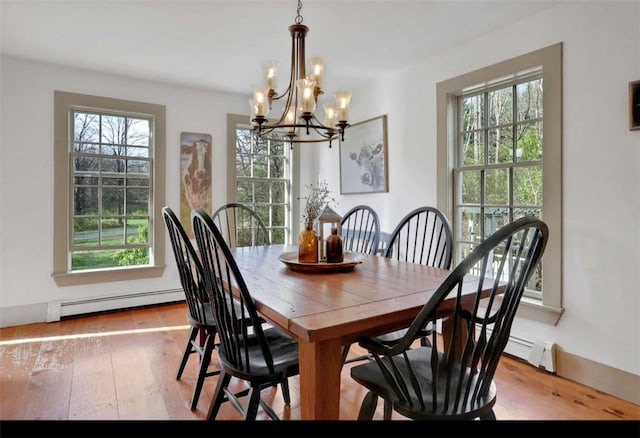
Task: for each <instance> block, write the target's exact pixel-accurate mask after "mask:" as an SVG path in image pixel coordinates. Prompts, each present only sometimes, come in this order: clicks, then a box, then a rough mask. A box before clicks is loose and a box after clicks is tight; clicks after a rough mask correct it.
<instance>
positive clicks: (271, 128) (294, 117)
mask: <svg viewBox="0 0 640 438" xmlns="http://www.w3.org/2000/svg"><path fill="white" fill-rule="evenodd" d="M301 9H302V2H301V0H298V8H297V13H298V15H297V16H296V18H295V23H294V24H292V25H291V26H289V32H290V33H291V71H290V76H289V85H288V86H287V88H286V90H284V92H283V93H277V92H276V91H275V89H274V87H276V68H277V63H275V62H274V63H269V64H267V65H266V66H265V68H264V75H265V79H266V84H265V85H263V86H261V87H258V88H257V89H255V90H254V93H253V99H251V100H250V105H251V122H252V125H253V132H254V134H255V135H256V136H257V137H258V138H280V139H282V135H283V134H284V135H285V136H286V138H287V139H288V140H287V141H289V142H290V143H291V146H292V147H293V143H318V142H325V141H328V142H329V147H331V142H332V140H335V139H336V138H338V136H339V137H340V139H341V140H344V130H345V128H347V127H348V126H349V124H348V123H347V122H348V120H349V104H350V101H351V93H349V92H346V91H339V92H336V93H335V100H336V103H335V104H330V103H327V104H324V105H323V108H324V120H323V122H320V120H319V119H318V118H317V117H316V115H315V113H314V111H315V110H316V106H317V104H318V96H320V95H322V94H324V91H323V90H322V85H323V84H322V82H323V73H324V60H323V59H322V58H311V59H310V60H309V67H310V69H309V70H310V73H309V74H308V75H307V74H306V68H305V67H306V60H305V48H304V38H305V36H306V34H307V32H308V31H309V28H308V27H307V26H305V25H304V24H302V15H300V10H301ZM281 99H283V102H284V108H283V110H282V114H281V115H280V118H279V119H278V120H277V121H271V120H269V119H267V115H268V114H269V112H270V111H271V109H272V103H273V101H277V100H281ZM273 120H275V119H273ZM312 133H315V134H316V135H312ZM303 136H304V137H303Z"/></svg>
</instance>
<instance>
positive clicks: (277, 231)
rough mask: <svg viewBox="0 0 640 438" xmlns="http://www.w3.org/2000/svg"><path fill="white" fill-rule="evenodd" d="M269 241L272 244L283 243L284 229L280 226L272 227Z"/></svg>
mask: <svg viewBox="0 0 640 438" xmlns="http://www.w3.org/2000/svg"><path fill="white" fill-rule="evenodd" d="M271 243H272V244H273V245H276V244H281V243H285V231H284V229H282V228H274V229H272V230H271Z"/></svg>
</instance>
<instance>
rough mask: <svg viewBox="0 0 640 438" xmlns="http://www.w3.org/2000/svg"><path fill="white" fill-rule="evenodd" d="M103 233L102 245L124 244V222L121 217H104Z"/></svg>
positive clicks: (101, 237) (102, 222)
mask: <svg viewBox="0 0 640 438" xmlns="http://www.w3.org/2000/svg"><path fill="white" fill-rule="evenodd" d="M101 224H102V234H101V236H100V245H103V246H107V245H124V243H125V239H124V222H123V221H122V220H121V219H115V218H106V219H102V221H101Z"/></svg>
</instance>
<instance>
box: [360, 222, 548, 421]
mask: <svg viewBox="0 0 640 438" xmlns="http://www.w3.org/2000/svg"><path fill="white" fill-rule="evenodd" d="M548 237H549V231H548V228H547V225H546V224H545V223H544V222H542V221H540V220H538V219H536V218H533V217H525V218H521V219H518V220H516V221H514V222H511V223H510V224H507V225H505V226H503V227H502V228H500V229H499V230H498V231H496V232H495V233H493V234H492V235H491V236H489V237H488V238H487V239H486V240H484V241H483V242H482V243H481V244H480V245H478V246H477V247H476V248H475V249H474V250H473V251H472V252H471V253H470V254H469V255H468V256H467V257H466V258H465V259H464V260H463V261H462V262H460V264H459V265H458V266H457V267H456V268H455V269H454V270H453V271H451V273H450V274H449V275H448V276H447V278H446V279H445V281H444V282H443V283H442V284H441V285H440V287H439V288H438V289H437V290H436V292H435V293H434V294H433V296H432V297H431V298H430V299H429V301H427V303H426V304H425V305H424V307H423V308H422V310H420V312H419V313H418V315H417V316H416V318H415V319H414V320H413V322H412V323H411V325H410V326H409V328H408V330H407V332H406V333H405V335H404V336H403V337H402V338H400V339H398V340H397V341H396V342H394V343H392V344H385V343H382V342H380V341H378V340H377V339H374V338H362V339H360V341H359V344H360V346H362V347H364V348H366V349H367V350H368V351H369V352H370V353H371V354H372V355H373V357H374V361H373V362H368V363H366V364H362V365H356V366H354V367H353V368H352V369H351V377H352V378H353V379H354V380H355V381H356V382H358V383H360V384H361V385H363V386H364V387H366V388H367V389H368V393H367V394H366V395H365V397H364V400H363V402H362V406H361V408H360V412H359V414H358V418H359V419H372V418H373V415H374V411H375V408H376V405H377V399H378V397H381V398H382V399H383V400H384V419H391V413H392V409H393V410H394V411H396V412H398V413H399V414H401V415H403V416H405V417H407V418H411V419H416V420H431V419H454V420H455V419H476V418H478V419H483V420H495V418H496V417H495V413H494V412H493V406H494V405H495V402H496V385H495V383H494V381H493V377H494V373H495V371H496V367H497V366H498V362H499V360H500V357H501V355H502V352H503V350H504V348H505V346H506V344H507V342H508V340H509V333H510V331H511V325H512V322H513V318H514V316H515V313H516V310H517V309H518V305H519V303H520V299H521V298H522V294H523V292H524V290H525V287H526V286H527V285H528V283H529V282H530V281H535V278H534V279H533V280H532V278H531V277H532V274H533V273H534V272H535V270H536V265H537V264H538V262H539V261H540V259H541V257H542V254H543V253H544V249H545V247H546V244H547V240H548ZM469 288H472V289H473V291H471V293H470V294H467V295H464V296H463V294H462V291H463V289H469ZM483 291H484V292H483ZM450 294H454V295H455V300H456V302H455V306H454V307H452V309H453V313H452V314H450V315H449V316H448V317H449V318H453V324H454V327H458V323H459V322H460V323H462V325H463V327H466V329H465V330H464V331H456V330H455V329H454V330H453V333H452V338H451V340H450V343H449V345H448V348H447V346H445V349H444V352H440V351H437V347H436V346H437V344H436V333H435V330H434V331H432V333H431V342H430V344H431V346H426V347H425V346H420V347H416V348H410V346H411V344H412V343H413V342H414V340H415V339H416V336H418V334H419V332H420V331H422V330H423V327H425V325H426V324H427V323H428V322H432V323H433V322H434V321H435V319H436V317H437V316H436V313H437V309H438V306H439V305H440V303H442V302H443V301H444V300H445V299H446V298H447V296H449V295H450ZM463 301H464V302H465V304H464V305H463ZM458 338H460V339H458ZM459 341H462V342H459ZM461 344H463V347H461V348H452V346H453V345H461Z"/></svg>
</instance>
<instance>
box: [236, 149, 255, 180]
mask: <svg viewBox="0 0 640 438" xmlns="http://www.w3.org/2000/svg"><path fill="white" fill-rule="evenodd" d="M236 176H251V158H250V157H249V155H244V154H239V155H236Z"/></svg>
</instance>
